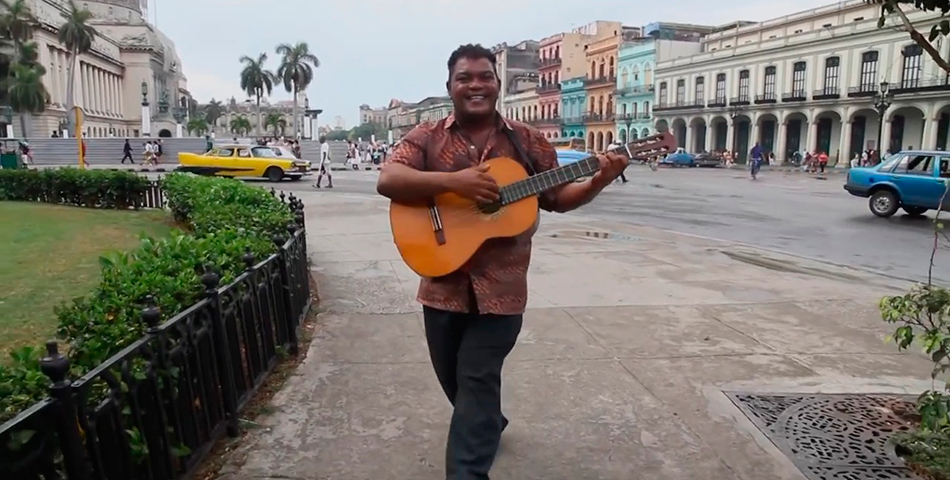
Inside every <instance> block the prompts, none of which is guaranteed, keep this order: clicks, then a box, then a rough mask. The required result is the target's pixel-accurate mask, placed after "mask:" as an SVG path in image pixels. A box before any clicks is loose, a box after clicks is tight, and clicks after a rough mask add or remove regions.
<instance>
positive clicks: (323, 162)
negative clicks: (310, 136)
mask: <svg viewBox="0 0 950 480" xmlns="http://www.w3.org/2000/svg"><path fill="white" fill-rule="evenodd" d="M330 172H331V170H330V143H329V142H327V137H320V173H319V174H317V183H315V184H314V185H313V186H314V187H317V188H321V187H320V181H322V180H323V176H324V175H326V176H327V183H328V185H327V188H333V174H332V173H330Z"/></svg>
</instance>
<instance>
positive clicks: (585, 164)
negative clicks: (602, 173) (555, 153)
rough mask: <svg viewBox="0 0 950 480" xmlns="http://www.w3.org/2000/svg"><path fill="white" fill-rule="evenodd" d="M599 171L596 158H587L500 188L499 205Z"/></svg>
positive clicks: (598, 163)
mask: <svg viewBox="0 0 950 480" xmlns="http://www.w3.org/2000/svg"><path fill="white" fill-rule="evenodd" d="M597 170H600V162H599V161H598V160H597V157H587V158H585V159H583V160H580V161H577V162H574V163H571V164H568V165H564V166H563V167H558V168H555V169H552V170H548V171H546V172H542V173H539V174H537V175H533V176H530V177H528V178H526V179H524V180H521V181H518V182H515V183H512V184H511V185H506V186H504V187H502V188H501V204H502V205H508V204H510V203H514V202H517V201H518V200H522V199H525V198H528V197H530V196H533V195H538V194H539V193H541V192H543V191H545V190H548V189H551V188H554V187H557V186H559V185H564V184H565V183H570V182H573V181H574V180H577V179H578V178H581V177H586V176H588V175H592V174H594V173H596V172H597Z"/></svg>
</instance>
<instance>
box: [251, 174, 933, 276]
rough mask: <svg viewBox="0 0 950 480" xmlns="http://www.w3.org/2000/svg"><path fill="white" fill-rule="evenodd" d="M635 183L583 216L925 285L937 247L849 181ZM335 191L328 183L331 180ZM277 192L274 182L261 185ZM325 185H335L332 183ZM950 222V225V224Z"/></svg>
mask: <svg viewBox="0 0 950 480" xmlns="http://www.w3.org/2000/svg"><path fill="white" fill-rule="evenodd" d="M377 175H378V174H377V172H349V171H347V172H334V188H333V189H332V190H329V189H326V188H323V189H321V190H316V189H314V188H313V186H312V184H313V180H312V179H306V180H303V181H299V182H282V183H281V184H280V188H281V189H283V190H285V191H294V192H313V193H317V194H320V195H341V194H343V195H348V194H358V195H373V194H375V185H376V183H375V182H376V178H377ZM627 177H628V178H629V179H630V183H627V184H623V185H622V184H619V183H617V184H615V185H613V186H611V187H609V188H608V189H606V190H605V191H604V192H603V193H602V194H601V195H600V196H599V197H598V198H597V199H596V200H595V201H594V202H592V203H591V204H589V205H587V206H585V207H583V208H581V209H580V210H579V211H578V212H579V213H583V214H587V215H590V216H592V217H596V218H601V219H605V220H611V221H619V222H625V223H630V224H635V225H645V226H650V227H655V228H661V229H664V230H671V231H676V232H680V233H687V234H692V235H697V236H701V237H708V238H714V239H718V240H726V241H730V242H736V243H741V244H746V245H750V246H754V247H758V248H764V249H768V250H773V251H778V252H783V253H788V254H792V255H798V256H802V257H808V258H813V259H819V260H823V261H826V262H830V263H834V264H838V265H846V266H851V267H856V268H861V269H865V270H870V271H874V272H879V273H884V274H888V275H891V276H894V277H898V278H904V279H911V280H917V281H924V280H926V278H927V268H928V264H929V260H930V252H931V250H932V246H933V241H934V238H933V222H932V220H933V217H934V214H933V212H928V214H927V218H925V219H924V218H912V217H909V216H906V215H903V212H900V213H898V214H897V215H895V216H894V217H892V218H890V219H881V218H877V217H875V216H873V215H872V214H871V212H870V211H869V210H868V206H867V200H866V199H863V198H858V197H853V196H851V195H849V194H848V193H847V192H845V191H844V189H843V188H842V185H843V182H844V176H843V175H840V174H839V175H832V176H829V177H828V179H826V180H819V179H816V178H814V177H811V176H808V175H803V174H798V173H791V174H789V173H783V172H763V173H762V175H760V177H759V179H758V180H755V181H752V180H751V179H750V178H749V177H748V173H747V172H745V171H744V170H741V169H733V170H720V169H663V168H661V169H660V170H658V171H656V172H653V171H650V170H649V169H647V168H644V167H642V166H631V167H630V168H628V169H627ZM324 181H325V179H324ZM255 183H259V184H260V185H262V186H264V187H266V188H269V187H270V186H271V185H270V184H269V183H268V182H255ZM324 185H326V184H325V183H324ZM948 217H950V216H948ZM940 244H941V249H943V250H938V252H937V255H936V257H935V262H934V263H935V267H934V278H935V279H936V280H940V281H941V282H942V283H947V282H950V253H948V250H950V242H948V241H946V240H944V239H941V242H940Z"/></svg>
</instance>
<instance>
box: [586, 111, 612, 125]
mask: <svg viewBox="0 0 950 480" xmlns="http://www.w3.org/2000/svg"><path fill="white" fill-rule="evenodd" d="M612 121H614V114H613V113H588V114H586V115H584V122H585V123H598V122H612Z"/></svg>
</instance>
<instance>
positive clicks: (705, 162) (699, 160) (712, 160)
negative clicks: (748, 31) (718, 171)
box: [693, 152, 723, 167]
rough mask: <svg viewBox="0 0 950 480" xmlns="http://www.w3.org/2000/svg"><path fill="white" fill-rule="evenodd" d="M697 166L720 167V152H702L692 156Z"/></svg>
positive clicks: (721, 161)
mask: <svg viewBox="0 0 950 480" xmlns="http://www.w3.org/2000/svg"><path fill="white" fill-rule="evenodd" d="M693 161H694V162H696V166H697V167H721V166H722V163H723V160H722V154H721V153H718V152H712V153H710V152H703V153H700V154H699V155H696V156H694V157H693Z"/></svg>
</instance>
